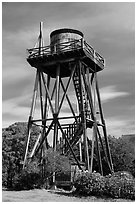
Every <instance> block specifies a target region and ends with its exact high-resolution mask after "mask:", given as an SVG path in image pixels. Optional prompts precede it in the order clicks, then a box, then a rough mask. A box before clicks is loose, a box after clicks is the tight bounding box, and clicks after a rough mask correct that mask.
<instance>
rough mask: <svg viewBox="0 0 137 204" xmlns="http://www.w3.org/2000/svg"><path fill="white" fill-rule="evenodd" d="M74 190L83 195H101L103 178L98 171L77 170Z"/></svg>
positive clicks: (103, 186) (103, 184)
mask: <svg viewBox="0 0 137 204" xmlns="http://www.w3.org/2000/svg"><path fill="white" fill-rule="evenodd" d="M74 186H75V188H76V192H77V193H80V194H83V195H101V194H102V193H103V192H104V188H105V179H104V177H103V176H101V175H100V174H99V173H90V172H86V171H85V172H79V173H78V174H77V175H76V179H75V181H74Z"/></svg>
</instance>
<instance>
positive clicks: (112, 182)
mask: <svg viewBox="0 0 137 204" xmlns="http://www.w3.org/2000/svg"><path fill="white" fill-rule="evenodd" d="M74 186H75V188H76V193H78V194H81V195H82V194H83V195H107V196H109V197H113V198H126V199H132V200H134V199H135V180H134V178H133V176H132V175H131V174H129V173H127V172H117V173H114V174H113V175H108V176H105V177H103V176H101V175H100V174H99V173H90V172H81V171H79V172H78V173H77V175H76V178H75V181H74Z"/></svg>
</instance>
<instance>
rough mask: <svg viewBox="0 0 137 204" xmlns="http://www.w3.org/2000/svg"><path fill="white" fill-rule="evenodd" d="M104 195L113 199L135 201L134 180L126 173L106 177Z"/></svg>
mask: <svg viewBox="0 0 137 204" xmlns="http://www.w3.org/2000/svg"><path fill="white" fill-rule="evenodd" d="M105 193H106V194H107V195H108V196H111V197H115V198H126V199H132V200H134V199H135V180H134V179H133V176H132V175H131V174H129V173H127V172H117V173H114V174H113V175H112V176H106V185H105Z"/></svg>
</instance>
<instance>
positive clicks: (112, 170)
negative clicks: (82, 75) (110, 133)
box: [96, 79, 114, 173]
mask: <svg viewBox="0 0 137 204" xmlns="http://www.w3.org/2000/svg"><path fill="white" fill-rule="evenodd" d="M96 91H97V98H98V103H99V111H100V116H101V122H102V124H103V133H104V138H105V144H106V150H107V156H108V160H109V163H110V166H111V173H113V172H114V169H113V163H112V158H111V153H110V147H109V142H108V137H107V131H106V124H105V120H104V116H103V110H102V105H101V99H100V93H99V87H98V81H97V79H96Z"/></svg>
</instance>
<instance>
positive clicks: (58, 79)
mask: <svg viewBox="0 0 137 204" xmlns="http://www.w3.org/2000/svg"><path fill="white" fill-rule="evenodd" d="M59 86H60V65H58V67H57V70H56V93H55V113H54V121H55V126H54V138H53V149H54V151H56V145H57V139H58V124H57V117H58V109H59Z"/></svg>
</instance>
